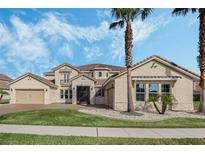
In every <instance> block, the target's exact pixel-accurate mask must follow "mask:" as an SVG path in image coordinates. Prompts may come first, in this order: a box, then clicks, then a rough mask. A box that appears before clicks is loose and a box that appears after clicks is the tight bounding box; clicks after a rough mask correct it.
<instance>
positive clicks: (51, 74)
mask: <svg viewBox="0 0 205 154" xmlns="http://www.w3.org/2000/svg"><path fill="white" fill-rule="evenodd" d="M43 74H44V75H45V76H53V75H55V73H54V72H45V73H43Z"/></svg>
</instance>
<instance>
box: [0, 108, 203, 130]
mask: <svg viewBox="0 0 205 154" xmlns="http://www.w3.org/2000/svg"><path fill="white" fill-rule="evenodd" d="M0 123H2V124H28V125H61V126H90V127H136V128H205V119H199V118H173V119H167V120H160V121H128V120H119V119H112V118H106V117H100V116H95V115H91V114H85V113H81V112H78V111H77V110H71V109H47V110H35V111H26V112H18V113H10V114H6V115H2V116H0Z"/></svg>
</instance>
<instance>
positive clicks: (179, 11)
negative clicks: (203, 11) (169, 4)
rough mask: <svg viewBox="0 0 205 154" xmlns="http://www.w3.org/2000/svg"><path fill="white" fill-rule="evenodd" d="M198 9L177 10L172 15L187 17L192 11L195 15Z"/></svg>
mask: <svg viewBox="0 0 205 154" xmlns="http://www.w3.org/2000/svg"><path fill="white" fill-rule="evenodd" d="M197 10H198V9H197V8H175V9H174V10H173V11H172V15H176V16H180V15H183V16H185V15H187V13H188V12H189V11H191V12H192V13H195V12H196V11H197Z"/></svg>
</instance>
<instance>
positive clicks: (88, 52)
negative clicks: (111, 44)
mask: <svg viewBox="0 0 205 154" xmlns="http://www.w3.org/2000/svg"><path fill="white" fill-rule="evenodd" d="M84 51H85V57H86V58H87V60H88V61H90V60H96V59H97V58H99V57H100V56H102V52H101V50H100V48H99V47H97V46H91V47H84Z"/></svg>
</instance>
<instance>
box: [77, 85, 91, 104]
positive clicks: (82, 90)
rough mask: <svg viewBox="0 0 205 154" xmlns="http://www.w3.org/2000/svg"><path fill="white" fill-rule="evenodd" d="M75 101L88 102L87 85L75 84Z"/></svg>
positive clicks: (88, 88)
mask: <svg viewBox="0 0 205 154" xmlns="http://www.w3.org/2000/svg"><path fill="white" fill-rule="evenodd" d="M77 102H78V103H79V104H90V87H89V86H77Z"/></svg>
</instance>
